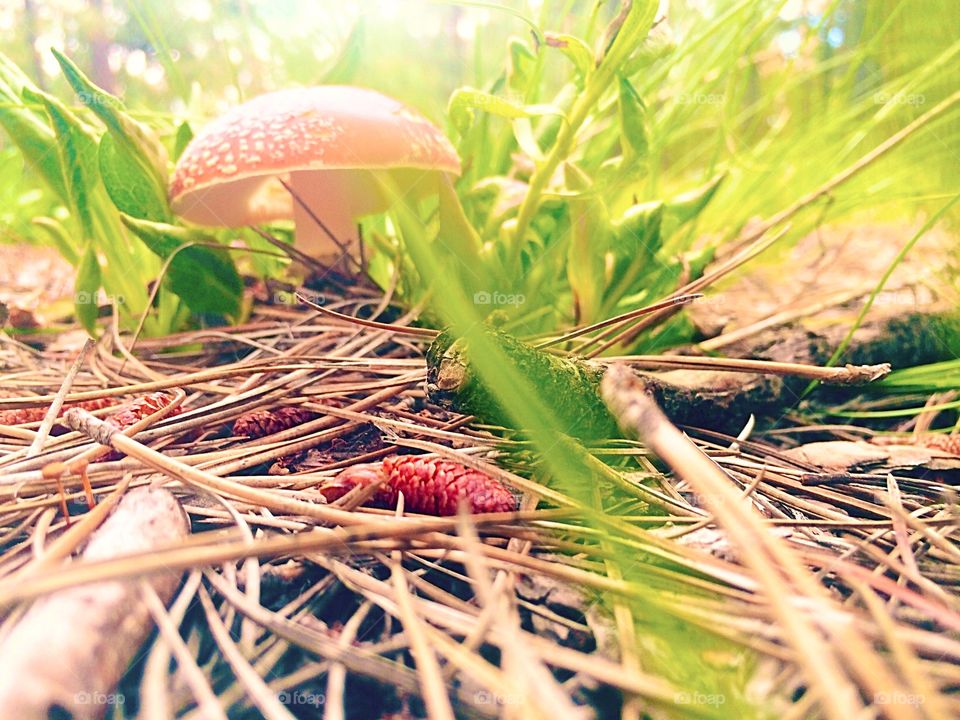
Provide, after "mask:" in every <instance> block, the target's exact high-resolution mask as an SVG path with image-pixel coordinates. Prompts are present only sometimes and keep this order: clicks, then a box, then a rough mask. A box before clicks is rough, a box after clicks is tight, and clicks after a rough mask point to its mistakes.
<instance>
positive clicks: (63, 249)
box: [31, 217, 80, 266]
mask: <svg viewBox="0 0 960 720" xmlns="http://www.w3.org/2000/svg"><path fill="white" fill-rule="evenodd" d="M31 222H32V223H33V224H34V225H35V226H37V227H38V228H40V229H42V230H43V231H44V232H46V233H47V236H48V237H49V238H50V241H51V242H52V243H53V245H54V247H56V248H57V250H58V251H59V252H60V254H61V255H62V256H63V258H64V259H65V260H66V261H67V262H68V263H70V264H71V265H74V266H76V265H77V262H78V261H79V260H80V255H79V253H78V252H77V248H76V247H75V243H74V242H73V241H72V240H71V238H70V234H69V233H68V232H67V230H66V228H64V227H63V224H62V223H60V222H59V221H58V220H55V219H53V218H50V217H35V218H33V220H31Z"/></svg>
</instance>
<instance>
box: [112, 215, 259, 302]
mask: <svg viewBox="0 0 960 720" xmlns="http://www.w3.org/2000/svg"><path fill="white" fill-rule="evenodd" d="M121 217H122V219H123V224H124V225H126V226H127V227H128V228H130V230H132V231H133V232H134V233H135V234H136V235H137V237H139V238H140V239H141V240H143V242H144V243H145V244H146V245H147V247H149V248H150V250H152V251H153V252H154V253H155V254H156V255H157V256H158V257H160V258H162V259H164V260H166V259H167V258H170V257H172V258H173V259H172V260H171V261H170V265H169V268H168V275H167V279H168V281H169V283H170V287H171V289H172V290H173V291H174V292H175V293H176V294H177V295H179V296H180V298H181V299H182V300H183V301H184V302H185V303H186V304H187V306H188V307H189V308H190V310H192V311H193V312H195V313H200V312H213V313H221V314H224V315H230V316H232V317H236V316H237V314H238V313H239V312H240V298H241V295H242V294H243V282H242V280H241V279H240V275H239V273H237V268H236V266H235V265H234V263H233V260H232V259H231V257H230V254H229V253H228V252H227V251H226V250H225V249H218V248H210V247H204V246H201V245H198V244H197V243H208V242H210V238H209V237H208V236H206V235H205V234H203V233H202V232H200V231H198V230H190V229H187V228H182V227H178V226H176V225H168V224H166V223H158V222H150V221H148V220H140V219H138V218H133V217H130V216H129V215H121Z"/></svg>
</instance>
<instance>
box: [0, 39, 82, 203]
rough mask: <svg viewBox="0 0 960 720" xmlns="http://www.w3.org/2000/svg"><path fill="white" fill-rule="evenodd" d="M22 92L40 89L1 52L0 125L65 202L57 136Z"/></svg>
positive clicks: (45, 118) (43, 115) (40, 112)
mask: <svg viewBox="0 0 960 720" xmlns="http://www.w3.org/2000/svg"><path fill="white" fill-rule="evenodd" d="M24 90H30V91H33V92H39V88H38V87H37V86H36V85H34V84H33V83H31V82H30V80H29V79H28V78H27V76H26V75H24V74H23V73H22V72H21V71H20V69H19V68H18V67H17V66H16V65H15V64H14V63H13V62H12V61H11V60H10V59H9V58H8V57H6V56H5V55H3V54H2V53H0V125H2V126H3V128H4V129H5V130H6V131H7V133H8V134H9V135H10V139H11V140H13V142H14V144H15V145H16V146H17V147H18V148H20V152H22V153H23V157H24V158H25V159H26V160H27V162H28V163H30V164H31V165H32V166H33V167H34V168H36V170H37V172H39V173H40V176H41V177H42V178H43V179H44V181H45V182H46V183H47V185H49V186H50V188H51V189H52V190H53V191H54V192H55V193H56V194H57V196H58V197H59V198H60V199H61V200H62V201H63V202H66V201H67V189H66V187H65V186H64V183H63V172H62V170H61V169H60V162H59V159H60V156H59V153H58V151H57V138H56V135H55V134H54V132H53V130H52V129H51V128H50V124H49V121H48V118H47V116H46V113H44V112H43V110H42V109H40V110H38V109H35V108H31V107H28V106H27V105H26V104H25V103H24V101H23V92H24Z"/></svg>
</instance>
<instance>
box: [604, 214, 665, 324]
mask: <svg viewBox="0 0 960 720" xmlns="http://www.w3.org/2000/svg"><path fill="white" fill-rule="evenodd" d="M664 209H665V206H664V204H663V203H662V202H660V201H654V202H646V203H639V204H637V205H634V206H633V207H631V208H629V209H628V210H627V211H626V212H625V213H624V214H623V216H622V217H621V218H620V219H619V220H617V221H615V222H614V223H613V240H612V242H611V251H612V255H613V263H612V266H611V268H610V270H609V274H608V277H607V282H606V286H607V292H606V295H605V298H604V300H605V303H606V304H605V306H604V307H605V309H606V310H608V311H609V310H612V309H613V308H615V307H616V306H617V304H618V303H619V302H620V301H621V300H622V299H623V297H624V296H625V295H627V294H629V293H633V292H637V291H639V290H643V289H649V288H647V282H648V280H649V273H650V267H651V261H652V260H653V257H654V255H656V254H657V251H658V250H660V246H661V244H662V236H661V223H662V222H663V213H664ZM641 280H642V282H638V281H641Z"/></svg>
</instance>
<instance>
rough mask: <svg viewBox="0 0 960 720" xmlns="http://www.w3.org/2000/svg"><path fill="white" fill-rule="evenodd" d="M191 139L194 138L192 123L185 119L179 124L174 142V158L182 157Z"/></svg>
mask: <svg viewBox="0 0 960 720" xmlns="http://www.w3.org/2000/svg"><path fill="white" fill-rule="evenodd" d="M191 140H193V128H191V127H190V123H188V122H187V121H186V120H184V121H183V122H182V123H180V124H179V125H177V137H176V139H175V140H174V142H173V159H174V160H179V159H180V156H181V155H182V154H183V151H184V150H186V149H187V145H189V144H190V141H191Z"/></svg>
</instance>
